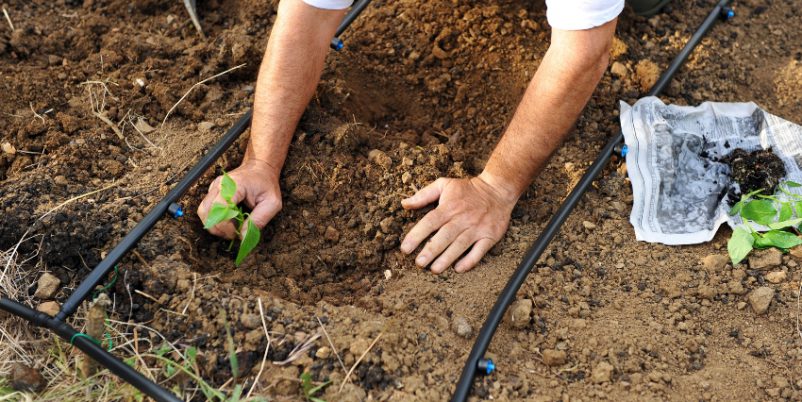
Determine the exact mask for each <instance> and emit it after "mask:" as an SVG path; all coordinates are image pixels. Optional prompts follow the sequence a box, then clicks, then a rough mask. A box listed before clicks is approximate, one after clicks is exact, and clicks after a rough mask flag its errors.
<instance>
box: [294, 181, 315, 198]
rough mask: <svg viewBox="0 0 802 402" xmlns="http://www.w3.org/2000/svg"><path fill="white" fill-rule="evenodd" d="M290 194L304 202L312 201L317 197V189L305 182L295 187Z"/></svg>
mask: <svg viewBox="0 0 802 402" xmlns="http://www.w3.org/2000/svg"><path fill="white" fill-rule="evenodd" d="M290 195H291V196H292V198H295V199H296V200H299V201H304V202H312V201H314V200H315V199H316V198H317V196H316V195H315V189H313V188H312V187H310V186H307V185H305V184H302V185H300V186H298V187H295V188H293V189H292V191H290Z"/></svg>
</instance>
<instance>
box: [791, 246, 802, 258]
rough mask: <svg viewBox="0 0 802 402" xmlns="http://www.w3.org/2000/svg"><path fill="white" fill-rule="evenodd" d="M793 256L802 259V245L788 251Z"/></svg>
mask: <svg viewBox="0 0 802 402" xmlns="http://www.w3.org/2000/svg"><path fill="white" fill-rule="evenodd" d="M788 254H790V255H791V257H794V258H796V259H797V260H800V261H802V247H794V248H792V249H791V251H789V252H788Z"/></svg>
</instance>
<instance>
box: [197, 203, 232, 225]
mask: <svg viewBox="0 0 802 402" xmlns="http://www.w3.org/2000/svg"><path fill="white" fill-rule="evenodd" d="M237 215H239V211H238V210H236V209H234V208H231V207H229V206H228V205H224V204H220V203H219V202H216V203H214V204H212V209H211V210H209V215H207V216H206V223H204V224H203V228H204V229H211V228H213V227H214V226H215V225H217V224H218V223H220V222H225V221H227V220H229V219H234V218H235V217H236V216H237Z"/></svg>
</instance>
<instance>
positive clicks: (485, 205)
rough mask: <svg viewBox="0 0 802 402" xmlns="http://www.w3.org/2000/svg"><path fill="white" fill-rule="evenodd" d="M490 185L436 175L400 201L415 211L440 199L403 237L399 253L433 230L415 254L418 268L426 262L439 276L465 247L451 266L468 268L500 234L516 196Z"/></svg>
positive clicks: (477, 179) (479, 179)
mask: <svg viewBox="0 0 802 402" xmlns="http://www.w3.org/2000/svg"><path fill="white" fill-rule="evenodd" d="M492 183H493V180H491V179H490V178H488V177H482V175H480V176H477V177H472V178H470V179H446V178H440V179H437V180H435V181H434V182H432V183H431V184H429V185H428V186H426V187H424V188H422V189H421V190H420V191H418V192H417V193H415V195H413V196H412V197H409V198H407V199H405V200H403V201H401V205H402V206H403V207H404V209H419V208H422V207H424V206H426V205H428V204H431V203H432V202H435V201H438V200H439V203H438V206H437V208H435V209H434V210H432V211H430V212H429V213H427V214H426V216H424V217H423V219H421V220H420V222H418V223H417V224H416V225H415V227H413V228H412V230H410V231H409V233H407V235H406V237H404V240H403V241H402V242H401V251H402V252H403V253H405V254H410V253H412V252H413V251H414V250H415V249H416V248H418V246H419V245H420V244H421V243H422V242H423V241H424V240H425V239H426V238H427V237H429V235H431V234H433V233H434V235H433V236H432V238H431V240H429V242H428V243H426V245H425V246H424V247H423V250H422V251H421V252H420V253H419V254H418V256H417V258H415V263H416V264H417V265H418V266H420V267H425V266H427V265H429V264H431V267H430V269H431V271H432V272H433V273H435V274H440V273H442V272H443V271H445V270H446V268H448V267H449V266H451V264H453V263H454V262H455V261H456V260H457V259H458V258H459V257H460V256H462V255H463V254H465V251H467V250H468V249H469V248H470V249H471V250H470V252H468V253H467V255H465V257H463V258H462V259H460V260H459V262H457V264H456V265H455V266H454V270H455V271H457V272H466V271H468V270H470V269H471V268H473V267H474V266H475V265H476V264H477V263H478V262H479V260H481V259H482V257H483V256H484V255H485V254H486V253H487V252H488V251H489V250H490V248H492V247H493V245H495V244H496V243H497V242H498V241H499V240H501V238H502V237H503V236H504V233H505V232H506V231H507V228H508V227H509V224H510V215H511V213H512V208H513V207H514V206H515V203H516V201H517V200H518V195H517V194H513V193H512V192H510V191H508V190H506V189H504V188H502V186H499V185H493V184H492Z"/></svg>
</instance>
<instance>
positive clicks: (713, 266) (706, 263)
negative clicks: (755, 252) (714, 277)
mask: <svg viewBox="0 0 802 402" xmlns="http://www.w3.org/2000/svg"><path fill="white" fill-rule="evenodd" d="M729 261H730V258H729V257H727V256H726V255H723V254H710V255H707V256H705V257H704V258H702V266H703V267H704V268H705V270H707V271H711V272H714V271H721V270H723V269H724V267H726V266H727V263H728V262H729Z"/></svg>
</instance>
